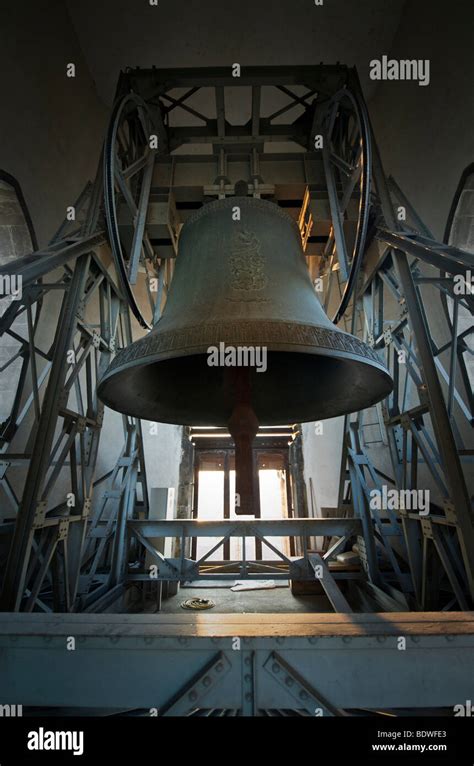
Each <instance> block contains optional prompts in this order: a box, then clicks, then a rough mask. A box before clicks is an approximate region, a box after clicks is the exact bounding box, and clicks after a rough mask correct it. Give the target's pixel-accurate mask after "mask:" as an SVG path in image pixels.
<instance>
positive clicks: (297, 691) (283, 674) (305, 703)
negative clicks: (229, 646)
mask: <svg viewBox="0 0 474 766" xmlns="http://www.w3.org/2000/svg"><path fill="white" fill-rule="evenodd" d="M263 667H264V669H265V670H266V671H267V673H269V674H270V675H271V676H272V678H274V680H275V681H276V682H277V683H278V684H280V686H283V688H284V689H285V691H286V692H288V694H289V695H290V696H291V697H293V699H295V700H296V701H297V703H298V705H299V707H300V708H303V709H305V710H308V711H309V712H310V713H312V714H313V715H315V714H317V713H316V712H315V711H317V710H318V709H319V710H321V711H322V714H323V715H327V716H343V715H344V712H343V711H342V710H339V709H338V708H336V707H334V706H333V705H331V703H330V702H329V701H328V700H327V699H325V698H324V697H323V696H322V695H321V694H319V693H318V692H317V691H316V690H315V689H313V687H312V686H310V684H308V682H307V681H306V680H305V679H304V678H303V677H302V676H300V675H299V673H297V671H296V670H294V668H292V667H291V665H289V664H288V663H287V662H286V661H285V660H284V659H283V658H282V657H281V656H280V655H279V654H277V652H272V653H271V654H270V655H269V657H268V659H267V660H265V662H264V664H263Z"/></svg>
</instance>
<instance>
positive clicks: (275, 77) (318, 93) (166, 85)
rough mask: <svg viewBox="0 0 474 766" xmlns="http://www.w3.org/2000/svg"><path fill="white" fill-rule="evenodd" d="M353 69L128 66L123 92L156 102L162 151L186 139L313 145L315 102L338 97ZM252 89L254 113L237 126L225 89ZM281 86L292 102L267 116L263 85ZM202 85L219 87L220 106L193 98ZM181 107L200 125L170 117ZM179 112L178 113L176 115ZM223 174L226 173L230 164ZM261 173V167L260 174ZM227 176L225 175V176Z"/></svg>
mask: <svg viewBox="0 0 474 766" xmlns="http://www.w3.org/2000/svg"><path fill="white" fill-rule="evenodd" d="M349 71H350V70H349V69H348V68H347V67H346V66H342V65H335V66H331V65H321V66H290V67H288V66H284V67H242V69H241V73H240V76H233V75H232V68H231V67H214V68H209V69H199V68H198V69H194V68H193V69H189V70H186V69H184V70H183V69H179V70H178V69H128V70H126V71H125V72H124V73H122V75H121V78H120V81H119V86H118V90H117V97H120V96H121V95H125V94H126V93H128V92H130V90H133V91H134V92H135V93H139V94H140V96H141V97H142V98H143V99H144V100H145V101H146V102H147V103H148V104H151V105H152V106H153V112H152V113H153V115H154V119H155V124H156V127H157V131H158V136H159V152H163V153H166V154H168V153H170V152H171V151H173V150H174V149H177V148H178V147H180V146H182V145H183V144H191V143H211V144H214V145H215V146H216V147H221V148H224V147H226V148H227V149H228V148H230V147H234V146H238V147H240V148H241V149H244V148H249V147H250V150H251V148H252V147H258V146H260V147H261V148H263V143H265V142H269V141H279V142H281V141H293V142H295V143H297V144H300V145H302V146H304V147H305V148H309V146H310V143H311V140H312V139H311V137H312V135H313V132H314V131H313V127H314V125H313V121H314V101H315V100H317V99H320V100H323V99H325V98H326V97H327V96H332V95H333V94H334V93H335V92H336V91H338V90H339V89H340V88H342V87H344V85H345V84H346V83H347V81H348V76H349ZM295 85H296V86H302V85H303V86H305V87H306V89H307V92H306V93H305V94H304V95H303V96H299V95H297V94H296V93H295V92H294V91H293V90H292V86H295ZM236 87H237V88H238V87H242V88H248V89H249V91H250V89H251V92H250V93H249V106H250V117H249V120H248V122H247V123H246V124H245V125H232V124H231V123H230V122H229V121H228V120H227V118H226V112H225V103H226V99H225V89H226V88H236ZM264 87H267V88H275V89H277V90H278V91H280V93H284V94H285V95H286V96H287V97H288V99H289V101H288V103H287V104H285V106H283V107H282V108H281V109H279V110H278V111H277V112H275V113H273V114H272V115H269V116H267V117H262V115H261V91H262V88H264ZM176 88H187V89H188V90H187V91H186V92H185V93H184V94H183V95H182V96H180V97H179V98H176V97H173V96H171V95H170V93H171V91H173V90H174V89H176ZM201 88H213V89H214V92H215V109H214V110H213V114H212V115H208V114H203V113H202V112H199V111H198V110H197V109H195V108H194V107H192V106H191V105H190V104H189V103H188V102H189V99H191V97H192V96H194V94H195V93H197V92H198V91H199V90H200V89H201ZM295 106H298V107H302V108H303V110H304V111H303V113H302V114H301V115H300V116H298V118H297V119H294V120H293V121H289V122H288V123H282V122H281V121H280V122H274V120H275V119H276V118H281V116H282V115H283V114H286V113H288V112H291V110H292V109H293V108H294V107H295ZM180 110H183V111H185V112H187V114H188V115H189V114H191V115H192V116H193V117H194V118H196V119H197V120H199V122H200V124H199V125H196V126H179V125H176V126H175V125H174V124H173V123H172V122H170V119H169V117H170V114H171V113H173V112H175V114H176V113H179V111H180ZM173 116H174V115H173ZM223 170H224V172H223V173H222V176H225V168H223ZM255 176H256V178H258V170H257V169H256V173H255ZM223 180H224V179H223Z"/></svg>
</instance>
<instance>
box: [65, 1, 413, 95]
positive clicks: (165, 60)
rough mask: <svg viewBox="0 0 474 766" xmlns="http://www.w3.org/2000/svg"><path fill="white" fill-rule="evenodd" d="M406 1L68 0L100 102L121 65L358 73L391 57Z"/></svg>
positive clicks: (366, 86)
mask: <svg viewBox="0 0 474 766" xmlns="http://www.w3.org/2000/svg"><path fill="white" fill-rule="evenodd" d="M405 1H406V0H383V1H382V2H381V0H357V2H356V1H355V0H324V4H323V6H316V5H315V3H314V0H273V1H272V0H225V2H224V0H158V7H156V6H150V4H149V2H148V0H101V2H100V3H98V2H97V0H67V5H68V8H69V12H70V16H71V19H72V22H73V24H74V27H75V29H76V32H77V35H78V38H79V42H80V44H81V47H82V50H83V53H84V56H85V59H86V62H87V64H88V66H89V69H90V72H91V75H92V77H93V79H94V80H95V83H96V86H97V91H98V94H99V97H100V98H101V100H102V101H103V102H104V103H105V104H107V105H110V104H111V102H112V100H113V96H114V92H115V86H116V83H117V79H118V74H119V72H120V70H121V69H124V68H125V67H127V66H142V67H151V66H153V65H154V66H156V67H158V68H160V67H183V68H184V67H193V66H195V67H203V66H230V65H231V64H232V63H234V62H238V63H240V65H241V66H242V67H245V65H246V64H248V65H258V66H272V65H277V64H288V65H290V64H316V63H320V62H324V63H326V64H333V63H336V62H340V63H342V64H347V65H351V66H352V65H355V66H357V68H358V70H359V75H360V77H361V80H362V84H363V87H364V89H365V91H366V96H367V98H370V97H371V95H372V93H373V88H374V85H373V84H372V83H371V81H370V80H369V79H368V76H367V72H368V65H369V61H370V60H371V59H372V58H375V57H380V56H381V55H383V54H387V55H388V54H389V53H390V49H391V46H392V42H393V39H394V36H395V33H396V30H397V27H398V24H399V21H400V17H401V14H402V10H403V6H404V5H405Z"/></svg>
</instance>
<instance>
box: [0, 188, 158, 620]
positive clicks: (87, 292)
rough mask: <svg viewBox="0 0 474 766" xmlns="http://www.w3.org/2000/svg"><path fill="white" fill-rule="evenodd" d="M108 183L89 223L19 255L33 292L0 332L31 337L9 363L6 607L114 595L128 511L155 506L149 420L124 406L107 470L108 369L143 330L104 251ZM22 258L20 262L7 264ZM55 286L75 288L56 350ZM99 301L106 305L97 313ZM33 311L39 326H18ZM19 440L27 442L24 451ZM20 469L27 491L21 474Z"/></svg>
mask: <svg viewBox="0 0 474 766" xmlns="http://www.w3.org/2000/svg"><path fill="white" fill-rule="evenodd" d="M101 194H102V191H101V179H100V178H99V177H98V180H97V181H96V183H95V184H94V186H92V185H88V187H87V188H86V189H85V191H84V193H83V194H82V195H81V197H80V198H79V200H78V201H77V203H76V205H75V209H76V219H77V220H79V221H80V220H81V218H82V219H83V223H82V224H81V225H78V224H77V223H76V224H75V226H76V227H78V228H76V229H75V230H73V231H71V230H70V228H69V227H70V225H68V224H64V225H63V226H62V227H61V229H60V230H59V232H58V234H57V235H56V237H55V238H54V239H53V241H52V243H51V245H50V246H49V247H48V248H46V249H45V250H42V251H40V252H38V253H34V254H33V255H31V256H26V257H24V258H21V259H18V260H17V261H16V262H15V264H14V268H15V273H16V275H18V276H21V277H22V280H23V295H22V298H21V300H18V301H15V302H12V304H11V305H10V307H9V308H8V309H7V311H6V312H5V313H4V315H3V317H2V318H1V320H0V333H1V334H2V335H3V334H5V335H7V336H10V337H12V338H14V339H15V340H16V341H17V342H18V343H19V344H20V348H19V351H18V352H17V353H16V354H15V355H14V356H13V357H12V359H11V360H10V362H9V363H8V364H10V363H11V362H13V361H14V360H15V358H20V359H22V368H21V373H20V377H19V384H18V390H17V393H16V396H15V400H14V402H13V406H12V410H11V413H10V416H9V418H8V419H7V420H6V422H4V423H3V424H2V426H1V432H0V461H1V467H2V470H1V473H0V497H1V502H2V505H3V506H4V504H5V502H6V503H7V506H8V507H9V508H10V510H11V516H12V521H11V522H10V523H6V524H2V525H1V526H0V531H1V533H2V535H7V537H8V540H9V542H10V545H9V556H8V560H7V561H6V562H3V578H2V579H3V582H0V585H3V589H2V598H1V602H0V603H1V608H3V609H4V610H12V611H14V610H18V609H22V610H25V611H32V610H38V609H39V610H42V611H45V612H49V611H72V610H77V609H87V608H90V607H91V605H92V604H93V603H95V604H96V606H97V605H98V604H102V606H106V603H107V598H108V597H109V596H110V595H114V594H115V595H117V589H120V587H121V583H122V581H123V574H124V568H125V563H126V555H127V553H128V552H127V551H125V548H124V544H123V542H124V529H125V526H124V525H125V522H126V519H127V518H130V517H131V516H132V515H133V513H138V512H139V511H143V512H144V513H146V512H147V509H148V496H147V490H146V477H145V475H144V463H143V454H142V442H141V426H140V423H139V422H138V421H136V420H134V419H131V418H125V417H124V418H123V432H124V443H123V446H122V449H121V451H120V453H119V455H118V459H117V462H116V464H115V466H114V467H112V469H111V470H110V471H108V472H107V473H106V474H104V475H102V476H97V474H96V464H97V457H98V451H99V441H100V434H101V427H102V421H103V417H104V406H103V404H102V403H101V402H100V401H98V399H97V396H96V381H97V379H98V377H100V375H101V374H102V373H103V372H104V371H105V369H106V368H107V366H108V364H109V361H110V359H111V357H112V354H113V352H114V350H115V348H116V347H117V346H118V345H121V346H123V345H127V344H128V343H130V342H131V330H130V319H129V314H128V308H126V306H125V304H124V302H123V299H122V296H121V294H120V291H119V290H118V288H117V286H116V285H115V283H114V280H113V279H112V278H111V276H110V274H109V273H108V271H107V269H106V268H105V267H104V265H103V263H102V261H101V259H100V257H99V256H98V254H97V248H98V246H99V245H101V244H103V243H104V241H105V239H104V235H103V234H102V233H101V231H100V227H99V226H98V215H99V205H100V201H101ZM12 268H13V267H12V264H11V263H10V264H7V266H4V267H2V271H3V272H8V273H9V272H10V271H11V269H12ZM51 291H59V292H61V293H62V294H63V298H62V303H61V306H60V310H59V314H58V315H57V317H56V318H55V317H54V316H53V315H52V313H49V314H48V317H47V319H48V325H49V326H54V324H55V323H57V330H56V333H55V336H54V339H53V341H52V345H51V346H50V348H49V349H47V350H46V351H45V350H43V349H42V347H41V343H42V342H43V343H44V325H43V324H42V322H41V320H42V319H43V317H44V315H45V313H47V312H50V306H47V305H45V304H47V299H48V295H49V294H50V293H51ZM90 309H91V310H92V311H93V312H95V314H96V317H97V318H96V319H94V320H92V321H91V320H89V318H88V317H89V315H88V311H89V310H90ZM23 312H26V314H27V317H28V327H29V332H28V337H27V338H23V337H22V336H20V335H18V333H16V332H15V324H14V323H15V320H16V319H17V317H18V316H20V315H21V314H22V313H23ZM41 330H43V334H42V335H41ZM40 337H41V338H43V340H42V341H41V340H40V339H39V338H40ZM17 444H20V445H22V444H26V447H25V448H24V450H23V451H19V448H18V447H17V446H16V445H17ZM18 470H21V471H22V472H23V480H22V495H21V496H17V492H16V491H15V481H14V479H13V478H12V479H10V476H12V475H13V474H14V472H15V471H18ZM58 485H59V486H62V487H64V486H66V487H67V489H66V491H64V489H63V490H62V492H61V491H60V490H58ZM140 487H141V489H140ZM58 492H59V496H58ZM4 507H5V506H4ZM102 522H103V525H102V533H101V536H100V538H98V537H97V535H96V529H97V527H98V525H99V524H102ZM1 563H2V562H0V564H1Z"/></svg>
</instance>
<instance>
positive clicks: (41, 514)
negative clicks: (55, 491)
mask: <svg viewBox="0 0 474 766" xmlns="http://www.w3.org/2000/svg"><path fill="white" fill-rule="evenodd" d="M45 520H46V503H45V502H44V500H42V501H41V502H39V503H38V505H37V506H36V511H35V518H34V521H33V529H42V528H43V527H44V522H45Z"/></svg>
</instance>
